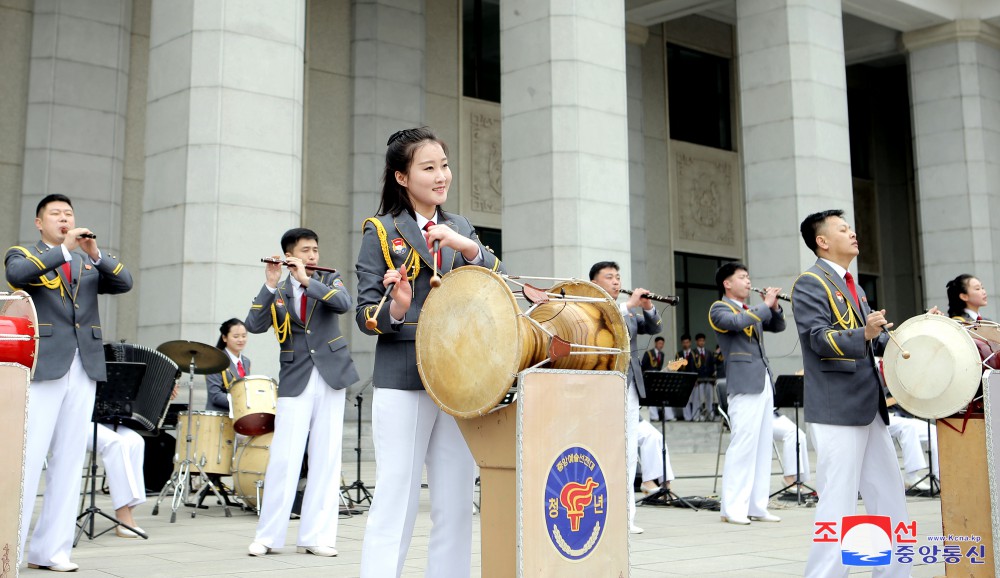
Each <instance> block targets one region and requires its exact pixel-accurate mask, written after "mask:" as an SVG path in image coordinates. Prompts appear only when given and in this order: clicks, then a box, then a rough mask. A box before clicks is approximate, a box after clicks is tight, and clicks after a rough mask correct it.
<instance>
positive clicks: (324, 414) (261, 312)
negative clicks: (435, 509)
mask: <svg viewBox="0 0 1000 578" xmlns="http://www.w3.org/2000/svg"><path fill="white" fill-rule="evenodd" d="M281 249H282V250H283V251H284V252H285V264H286V265H287V266H288V276H287V277H285V278H284V279H283V280H281V281H280V283H279V280H280V278H281V264H280V259H278V258H277V257H275V259H274V260H275V261H276V262H274V263H268V264H267V265H266V266H265V269H264V278H265V281H264V286H263V287H261V289H260V293H258V294H257V297H255V298H254V301H253V305H252V306H251V307H250V313H249V314H248V315H247V320H246V328H247V330H248V331H250V332H251V333H263V332H265V331H267V330H268V329H269V328H272V327H273V328H274V335H275V337H277V339H278V343H279V344H280V346H281V353H280V361H281V369H280V370H279V373H278V382H279V384H280V385H279V387H278V407H277V409H276V412H275V418H274V439H273V440H272V442H271V451H270V458H269V461H268V463H267V472H266V473H265V474H264V487H265V488H266V491H265V492H264V498H263V501H262V504H261V509H260V521H259V522H258V523H257V533H256V535H255V536H254V541H253V542H252V543H251V544H250V547H249V553H250V555H251V556H263V555H265V554H267V553H268V552H270V551H271V549H272V548H280V547H282V546H284V545H285V535H286V533H287V532H288V517H289V515H290V514H291V511H292V503H293V501H294V499H295V491H296V489H297V486H298V481H299V472H300V470H301V466H302V455H303V452H304V450H305V449H306V441H307V440H308V445H309V461H308V465H309V473H310V476H309V482H308V483H307V484H306V490H305V496H304V497H303V499H302V520H301V522H300V524H299V536H298V540H297V541H296V545H297V548H296V550H297V551H298V553H300V554H307V553H308V554H315V555H316V556H336V555H337V549H336V547H335V546H336V543H337V523H338V519H339V514H340V506H339V502H338V500H339V497H340V460H341V448H340V446H341V441H342V438H343V429H344V400H345V395H346V389H345V388H347V386H349V385H351V384H352V383H354V382H356V381H358V379H359V378H358V372H357V371H356V370H355V369H354V362H353V361H352V360H351V354H350V350H349V349H348V347H347V340H346V339H344V336H343V335H341V333H340V323H339V322H338V315H340V314H342V313H345V312H347V311H349V310H350V308H351V296H350V295H349V294H348V292H347V290H346V289H345V287H344V282H343V281H342V280H341V278H340V274H339V273H320V272H315V273H312V272H310V271H309V270H307V269H306V267H307V266H309V265H316V264H317V263H318V262H319V236H317V235H316V233H314V232H313V231H311V230H309V229H290V230H289V231H287V232H286V233H285V234H284V235H282V237H281Z"/></svg>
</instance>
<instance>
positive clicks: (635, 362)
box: [624, 307, 663, 399]
mask: <svg viewBox="0 0 1000 578" xmlns="http://www.w3.org/2000/svg"><path fill="white" fill-rule="evenodd" d="M636 311H639V312H641V313H636ZM624 317H625V327H628V334H629V347H630V349H631V352H632V355H631V359H629V365H628V382H629V383H630V384H634V385H635V390H636V391H637V392H639V398H640V399H642V398H645V397H646V380H645V379H643V377H642V356H643V351H642V350H641V349H639V334H640V333H641V334H643V335H656V334H657V333H659V332H660V331H661V330H663V324H662V322H661V320H660V312H659V311H657V310H656V307H653V310H652V311H651V312H647V311H645V310H644V309H636V310H634V311H633V310H630V311H629V312H628V313H627V314H625V315H624Z"/></svg>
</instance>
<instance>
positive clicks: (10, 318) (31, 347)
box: [0, 291, 38, 377]
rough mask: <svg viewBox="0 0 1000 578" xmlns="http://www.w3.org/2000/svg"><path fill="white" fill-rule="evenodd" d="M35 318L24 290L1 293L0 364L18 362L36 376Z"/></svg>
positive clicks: (36, 330)
mask: <svg viewBox="0 0 1000 578" xmlns="http://www.w3.org/2000/svg"><path fill="white" fill-rule="evenodd" d="M37 360H38V316H37V315H36V314H35V305H34V303H32V302H31V297H29V296H28V294H27V293H25V292H24V291H15V292H14V293H0V362H9V363H18V364H20V365H23V366H24V367H26V368H28V370H29V372H30V373H31V377H34V375H35V363H36V361H37Z"/></svg>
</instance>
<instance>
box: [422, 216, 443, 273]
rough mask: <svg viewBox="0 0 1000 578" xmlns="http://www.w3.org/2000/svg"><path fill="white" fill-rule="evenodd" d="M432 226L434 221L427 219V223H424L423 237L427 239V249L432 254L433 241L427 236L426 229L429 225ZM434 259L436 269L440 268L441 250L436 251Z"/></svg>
mask: <svg viewBox="0 0 1000 578" xmlns="http://www.w3.org/2000/svg"><path fill="white" fill-rule="evenodd" d="M433 226H434V221H427V224H426V225H424V238H425V239H426V240H427V250H428V251H430V252H431V253H432V254H433V253H434V242H433V241H431V240H430V237H428V236H427V231H428V230H429V229H430V228H431V227H433ZM434 260H435V261H437V266H438V269H440V268H441V251H438V252H437V255H435V256H434Z"/></svg>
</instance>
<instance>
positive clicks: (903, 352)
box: [882, 325, 910, 359]
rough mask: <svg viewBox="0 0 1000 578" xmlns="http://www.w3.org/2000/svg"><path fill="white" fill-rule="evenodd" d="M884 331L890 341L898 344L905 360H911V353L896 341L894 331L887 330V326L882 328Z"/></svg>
mask: <svg viewBox="0 0 1000 578" xmlns="http://www.w3.org/2000/svg"><path fill="white" fill-rule="evenodd" d="M882 331H885V333H886V335H888V336H889V339H891V340H892V342H893V343H895V344H896V347H898V348H899V351H900V352H901V353H902V355H903V359H909V358H910V352H909V351H907V350H905V349H903V346H902V345H900V344H899V341H897V340H896V336H895V335H893V333H892V331H889V330H888V329H886V328H885V325H883V326H882Z"/></svg>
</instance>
